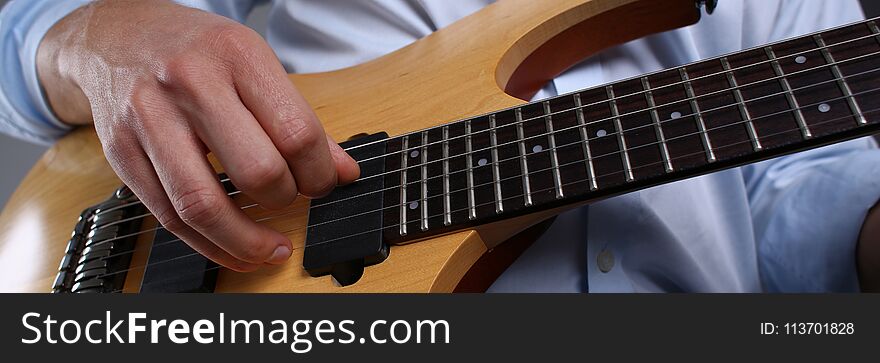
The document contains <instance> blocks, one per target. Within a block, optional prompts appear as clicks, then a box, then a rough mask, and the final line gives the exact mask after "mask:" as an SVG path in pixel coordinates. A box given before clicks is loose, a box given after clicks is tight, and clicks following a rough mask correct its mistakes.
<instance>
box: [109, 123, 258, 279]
mask: <svg viewBox="0 0 880 363" xmlns="http://www.w3.org/2000/svg"><path fill="white" fill-rule="evenodd" d="M109 143H111V142H108V144H109ZM112 143H114V144H115V142H112ZM120 144H124V145H138V144H137V140H133V141H132V142H124V143H120ZM114 149H116V150H118V149H119V146H105V150H108V151H107V152H106V154H107V160H108V161H109V162H110V165H111V166H112V167H113V170H115V171H116V173H117V174H118V175H119V178H120V179H122V182H123V183H125V185H127V186H128V187H129V188H130V189H131V190H132V192H134V194H135V195H136V196H137V197H138V199H140V201H141V202H142V203H143V204H144V205H145V206H146V207H147V209H149V210H150V212H151V213H153V215H154V216H156V219H157V220H158V221H159V223H160V224H161V225H162V226H163V227H165V228H166V229H168V230H169V231H170V232H172V233H174V235H175V236H177V237H178V238H180V239H181V240H183V241H184V242H185V243H186V244H188V245H189V246H190V247H192V248H193V249H194V250H196V252H198V253H201V254H202V255H203V256H205V257H207V258H208V259H210V260H212V261H214V262H216V263H218V264H220V265H223V266H226V267H228V268H231V269H233V270H236V271H241V272H246V271H253V270H256V269H257V268H259V265H256V264H251V263H247V262H244V261H242V260H239V259H237V258H235V257H232V255H230V254H229V253H227V252H226V251H224V250H222V249H220V248H219V247H217V246H216V245H214V244H213V243H211V242H210V241H208V240H206V239H205V238H204V237H202V236H201V235H200V234H198V233H197V232H196V231H194V230H193V229H192V228H190V227H189V226H187V225H186V224H185V223H183V222H182V221H181V220H180V218H178V217H177V213H175V212H174V208H173V207H172V206H171V202H170V201H169V200H168V197H167V196H166V195H165V191H164V190H163V189H162V186H161V184H160V183H159V178H158V177H157V176H156V172H155V170H153V165H152V164H150V161H149V160H147V157H146V155H145V154H144V152H143V150H142V149H140V147H139V145H138V147H137V148H133V147H130V148H129V151H127V152H126V154H127V156H122V155H119V153H118V152H114V151H111V150H114Z"/></svg>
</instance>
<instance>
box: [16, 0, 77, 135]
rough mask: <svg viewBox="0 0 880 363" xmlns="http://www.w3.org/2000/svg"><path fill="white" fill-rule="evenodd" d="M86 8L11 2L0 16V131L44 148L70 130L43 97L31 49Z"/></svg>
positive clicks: (39, 0)
mask: <svg viewBox="0 0 880 363" xmlns="http://www.w3.org/2000/svg"><path fill="white" fill-rule="evenodd" d="M88 2H89V1H88V0H68V1H51V0H13V1H10V2H9V3H7V4H6V6H5V7H3V10H2V11H0V60H2V63H0V79H2V80H3V81H2V82H0V131H2V132H4V133H7V134H10V135H12V136H15V137H18V138H21V139H24V140H28V141H32V142H37V143H42V144H48V143H51V142H52V141H54V140H55V139H57V138H58V137H61V136H63V135H64V134H65V133H66V132H67V131H69V130H70V126H68V125H66V124H64V123H62V122H61V121H59V120H58V118H57V117H55V115H54V114H53V113H52V111H51V109H50V108H49V105H48V104H47V102H46V100H45V98H44V97H43V92H42V89H41V88H40V83H39V80H38V79H37V67H36V59H37V48H38V47H39V45H40V41H41V40H42V39H43V36H45V35H46V32H47V31H48V30H49V28H51V27H52V25H54V24H55V23H56V22H57V21H58V20H60V19H61V18H63V17H65V16H67V14H70V13H71V12H73V11H74V10H76V9H77V8H79V7H80V6H82V5H84V4H86V3H88Z"/></svg>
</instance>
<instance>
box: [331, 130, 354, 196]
mask: <svg viewBox="0 0 880 363" xmlns="http://www.w3.org/2000/svg"><path fill="white" fill-rule="evenodd" d="M327 145H330V155H331V156H333V161H334V162H335V163H336V173H337V175H338V177H337V179H338V183H339V184H340V185H344V184H348V183H351V182H353V181H355V180H357V178H358V176H360V175H361V168H360V166H359V165H358V163H357V162H356V161H355V160H354V159H352V157H351V155H348V153H347V152H345V150H343V149H342V147H340V146H339V144H337V143H336V141H334V140H333V138H332V137H330V135H327Z"/></svg>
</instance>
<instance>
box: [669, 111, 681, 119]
mask: <svg viewBox="0 0 880 363" xmlns="http://www.w3.org/2000/svg"><path fill="white" fill-rule="evenodd" d="M669 118H673V119H675V118H681V112H678V111H675V112H673V113H670V114H669Z"/></svg>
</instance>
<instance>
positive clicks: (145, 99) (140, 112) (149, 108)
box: [122, 84, 161, 123]
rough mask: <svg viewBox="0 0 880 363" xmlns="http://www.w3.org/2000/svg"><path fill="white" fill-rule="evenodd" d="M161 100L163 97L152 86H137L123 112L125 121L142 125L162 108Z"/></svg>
mask: <svg viewBox="0 0 880 363" xmlns="http://www.w3.org/2000/svg"><path fill="white" fill-rule="evenodd" d="M160 100H161V96H160V95H159V94H158V93H157V92H156V91H155V90H154V89H153V87H151V86H150V85H145V84H140V85H137V86H135V87H134V89H132V91H131V96H130V97H129V101H128V104H127V105H126V108H125V110H124V112H123V115H122V118H123V120H124V121H136V122H138V123H142V122H143V121H144V120H147V119H150V118H152V115H153V113H154V112H155V111H158V110H159V108H160V107H161V106H160Z"/></svg>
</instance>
